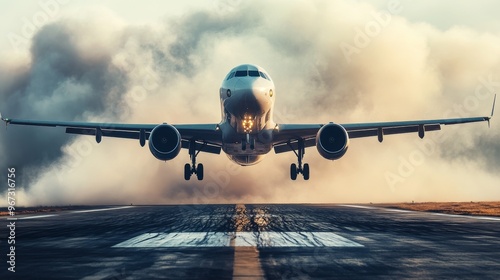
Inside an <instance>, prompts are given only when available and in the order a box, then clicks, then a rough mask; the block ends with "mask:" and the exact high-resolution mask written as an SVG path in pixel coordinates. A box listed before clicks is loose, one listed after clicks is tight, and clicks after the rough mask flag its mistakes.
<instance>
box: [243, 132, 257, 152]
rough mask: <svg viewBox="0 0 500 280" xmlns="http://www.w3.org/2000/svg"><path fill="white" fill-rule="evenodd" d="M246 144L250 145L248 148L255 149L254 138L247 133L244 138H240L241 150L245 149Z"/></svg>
mask: <svg viewBox="0 0 500 280" xmlns="http://www.w3.org/2000/svg"><path fill="white" fill-rule="evenodd" d="M247 145H250V150H255V138H253V137H251V136H250V134H247V138H246V139H242V140H241V150H243V151H246V149H247Z"/></svg>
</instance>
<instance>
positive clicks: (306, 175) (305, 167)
mask: <svg viewBox="0 0 500 280" xmlns="http://www.w3.org/2000/svg"><path fill="white" fill-rule="evenodd" d="M302 175H304V180H309V164H308V163H306V164H304V170H303V171H302Z"/></svg>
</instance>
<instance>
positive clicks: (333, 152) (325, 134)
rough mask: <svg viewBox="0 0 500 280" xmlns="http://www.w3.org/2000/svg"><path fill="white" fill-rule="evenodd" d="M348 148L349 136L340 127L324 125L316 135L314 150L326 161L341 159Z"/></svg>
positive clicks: (332, 124)
mask: <svg viewBox="0 0 500 280" xmlns="http://www.w3.org/2000/svg"><path fill="white" fill-rule="evenodd" d="M348 147H349V135H348V134H347V131H346V130H345V128H344V127H343V126H341V125H338V124H334V123H329V124H327V125H324V126H323V127H321V128H320V130H319V131H318V134H317V135H316V148H317V149H318V152H319V154H320V155H321V156H323V157H324V158H326V159H331V160H336V159H339V158H341V157H342V156H343V155H344V154H345V153H346V151H347V148H348Z"/></svg>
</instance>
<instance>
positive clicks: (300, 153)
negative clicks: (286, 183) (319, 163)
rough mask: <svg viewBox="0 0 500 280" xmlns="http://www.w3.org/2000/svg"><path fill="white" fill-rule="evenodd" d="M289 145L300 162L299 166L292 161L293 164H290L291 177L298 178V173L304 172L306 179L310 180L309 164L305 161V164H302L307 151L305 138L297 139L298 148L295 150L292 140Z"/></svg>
mask: <svg viewBox="0 0 500 280" xmlns="http://www.w3.org/2000/svg"><path fill="white" fill-rule="evenodd" d="M288 146H289V147H290V148H291V149H292V151H293V152H294V153H295V155H296V156H297V161H298V163H299V166H297V165H296V164H295V163H292V165H290V178H291V179H292V180H296V179H297V174H299V173H302V175H303V176H304V180H309V164H307V163H304V165H302V159H304V154H305V153H306V152H305V145H304V139H297V150H295V148H294V147H293V146H292V145H291V144H290V142H288Z"/></svg>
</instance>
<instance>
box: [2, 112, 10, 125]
mask: <svg viewBox="0 0 500 280" xmlns="http://www.w3.org/2000/svg"><path fill="white" fill-rule="evenodd" d="M0 119H1V120H2V121H4V122H5V126H7V125H8V124H9V123H10V120H9V119H8V118H4V117H3V116H2V113H1V112H0Z"/></svg>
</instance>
